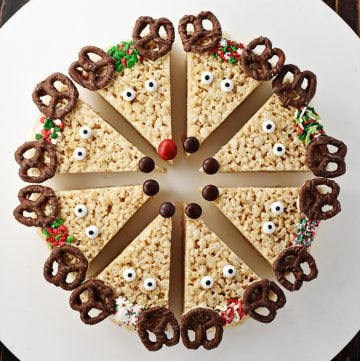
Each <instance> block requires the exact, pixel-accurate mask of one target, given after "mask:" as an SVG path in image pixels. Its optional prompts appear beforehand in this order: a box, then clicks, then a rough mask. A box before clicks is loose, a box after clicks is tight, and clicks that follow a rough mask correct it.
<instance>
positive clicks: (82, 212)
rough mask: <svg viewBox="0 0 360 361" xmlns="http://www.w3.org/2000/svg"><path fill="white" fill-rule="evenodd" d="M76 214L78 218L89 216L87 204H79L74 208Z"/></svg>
mask: <svg viewBox="0 0 360 361" xmlns="http://www.w3.org/2000/svg"><path fill="white" fill-rule="evenodd" d="M74 213H75V216H76V217H79V218H83V217H85V216H86V215H87V208H86V206H85V204H78V205H76V206H75V208H74Z"/></svg>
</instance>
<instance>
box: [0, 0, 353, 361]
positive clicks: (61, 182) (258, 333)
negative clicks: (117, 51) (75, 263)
mask: <svg viewBox="0 0 360 361" xmlns="http://www.w3.org/2000/svg"><path fill="white" fill-rule="evenodd" d="M208 9H209V10H212V11H213V12H214V13H215V14H216V15H217V16H218V18H219V19H220V21H221V23H222V26H223V29H224V30H225V31H226V32H228V33H229V34H231V36H232V38H233V39H236V40H240V41H243V42H244V43H246V42H248V41H250V40H251V39H253V38H254V37H256V36H258V35H260V34H263V35H266V36H268V37H269V38H270V39H272V41H273V43H274V45H275V46H279V47H281V48H282V49H283V50H284V51H285V52H286V54H287V61H288V62H291V63H295V64H297V65H299V66H300V67H301V68H302V69H305V68H308V69H310V70H312V71H314V72H315V73H316V74H317V76H318V90H317V94H316V97H315V99H314V105H315V106H316V108H317V110H318V111H319V113H320V114H321V115H322V118H323V121H324V123H325V127H326V130H327V132H328V133H329V134H330V135H332V136H334V137H337V138H339V139H342V140H344V141H345V142H346V143H347V144H348V148H349V153H348V156H347V165H348V172H347V174H346V175H345V176H343V177H341V178H339V179H338V180H337V181H338V182H339V183H340V185H341V189H342V190H341V196H340V200H341V202H342V207H343V211H342V213H341V214H340V215H338V216H337V217H336V218H334V219H331V220H329V221H326V222H323V223H322V225H321V229H320V233H319V235H318V237H317V240H316V244H315V245H314V247H313V254H314V256H315V258H316V260H317V264H318V268H319V270H320V272H319V277H318V279H317V280H315V281H313V282H311V283H309V284H306V285H304V287H303V288H302V289H301V291H300V292H297V293H295V294H289V293H287V299H288V302H287V305H286V306H285V308H284V309H282V310H280V311H279V313H278V317H277V318H276V320H275V321H274V322H273V323H271V324H269V325H265V324H260V323H257V322H255V321H253V320H249V321H248V322H245V323H244V324H243V325H242V326H240V327H235V328H230V329H226V331H225V334H224V339H223V342H222V344H221V345H220V347H219V348H218V349H217V350H214V351H211V352H206V351H204V350H199V351H197V352H193V351H189V350H186V349H185V348H184V347H183V345H182V344H181V343H180V344H179V345H177V346H175V347H172V348H166V347H165V349H164V350H162V351H160V352H158V353H150V352H147V351H146V350H145V348H144V347H142V345H141V344H140V342H139V339H138V337H137V335H136V334H135V333H132V332H128V331H126V330H125V329H123V328H120V327H116V326H114V325H113V324H112V323H111V322H110V321H105V322H103V323H101V324H99V325H97V326H93V327H89V326H86V325H84V324H82V323H81V322H80V320H79V317H78V314H77V313H76V312H74V311H72V310H70V308H69V306H68V304H67V302H68V296H69V293H67V292H65V291H62V290H60V289H57V288H55V287H53V286H51V285H49V284H47V283H46V282H45V281H44V280H43V277H42V264H43V262H44V260H45V258H46V257H47V254H48V251H47V249H46V247H44V245H43V242H41V241H40V240H39V237H38V236H37V235H36V234H35V232H34V230H33V229H28V228H26V227H24V226H22V225H20V224H18V223H17V222H16V221H15V220H14V219H13V217H12V210H13V209H14V207H15V206H16V204H17V199H16V194H17V192H18V190H19V189H20V188H21V187H23V186H24V183H22V182H21V181H20V179H19V178H18V176H17V170H18V167H17V164H16V163H15V161H14V159H13V153H14V151H15V149H16V148H17V147H18V146H19V145H20V144H22V142H24V141H25V140H27V139H29V137H30V132H31V128H32V124H33V121H34V119H35V118H36V116H37V115H38V113H37V109H36V107H35V105H34V104H33V103H32V101H31V92H32V90H33V88H34V86H35V84H36V83H37V82H38V81H40V80H42V79H43V78H45V77H46V76H47V75H49V74H50V73H51V72H53V71H63V72H66V69H67V66H68V65H69V64H70V63H71V62H72V61H73V60H75V58H76V54H77V52H78V50H79V49H80V48H81V47H82V46H83V45H90V44H91V45H98V46H102V47H107V46H108V45H111V44H113V43H116V42H118V41H120V40H124V39H127V38H129V37H130V35H131V32H132V27H133V24H134V21H135V19H136V18H137V17H138V16H140V15H151V16H153V17H160V16H166V17H168V18H170V19H171V20H172V21H173V22H174V24H175V25H176V24H177V22H178V20H179V19H180V18H181V16H182V15H184V14H197V13H198V12H199V11H201V10H208ZM0 47H1V81H0V92H1V93H0V99H1V103H0V104H1V105H0V119H1V130H2V139H1V141H0V143H1V152H0V157H1V162H0V164H1V165H2V167H1V196H0V203H1V250H0V295H1V297H0V299H1V301H0V302H1V303H0V306H1V307H0V325H1V326H0V339H1V340H2V341H3V342H4V343H5V344H6V345H7V346H8V347H9V348H10V349H11V350H12V351H13V352H14V353H15V355H17V356H18V357H19V358H20V359H21V360H22V361H27V360H39V361H40V360H54V361H55V360H64V359H67V360H120V359H125V360H130V359H131V360H135V359H144V358H145V357H146V358H147V359H148V360H152V359H154V360H155V359H156V360H168V359H172V360H184V358H188V359H190V358H197V359H199V360H200V359H204V360H205V359H206V360H208V361H210V360H217V359H219V358H222V359H230V358H232V357H233V358H234V359H235V358H236V359H242V360H247V361H251V360H263V359H267V360H327V361H328V360H330V359H331V357H333V356H334V355H335V354H336V353H337V352H338V351H340V350H341V348H342V347H343V346H344V345H345V344H346V343H347V342H348V341H349V340H350V338H351V337H352V336H353V335H354V333H355V332H356V330H357V328H358V326H359V324H360V317H359V316H360V313H359V304H358V300H359V286H360V282H359V279H358V277H359V274H360V272H359V250H360V242H359V229H360V227H359V229H358V228H357V227H358V225H359V221H360V220H359V205H360V199H359V193H360V192H359V187H358V183H359V179H360V174H359V160H356V159H358V158H357V157H358V155H359V154H360V141H359V133H360V125H359V124H360V120H359V116H360V101H359V94H360V44H359V39H358V38H357V37H356V35H355V34H354V33H353V32H352V31H351V30H350V29H349V28H348V27H347V26H346V25H345V24H344V23H343V22H342V21H341V20H340V18H339V17H337V16H336V15H335V14H334V13H333V12H332V11H331V10H330V9H328V8H327V7H326V6H325V5H324V4H323V3H322V2H321V1H313V0H306V1H305V0H301V1H300V0H296V1H290V0H281V1H279V0H276V1H274V0H251V1H250V0H248V1H246V0H231V1H221V2H220V1H215V0H206V1H205V0H200V1H199V0H197V1H194V0H182V1H176V2H175V1H161V0H153V1H141V0H138V1H131V2H124V1H118V0H114V1H109V0H102V1H95V0H94V1H92V0H77V1H73V0H61V1H60V0H56V1H55V0H52V1H45V0H43V1H40V0H31V1H30V3H29V4H28V5H26V6H25V7H24V8H23V9H22V10H21V11H20V12H19V13H17V14H16V15H15V16H14V18H13V19H11V20H10V22H9V23H7V24H6V25H5V26H4V27H3V29H1V31H0ZM174 48H175V56H173V63H174V64H173V65H174V66H173V76H174V80H173V83H174V92H173V94H174V102H173V103H174V120H175V126H174V128H175V130H176V140H177V141H179V140H180V138H181V136H182V134H183V130H184V119H185V107H184V92H185V76H184V74H185V71H184V62H183V59H184V53H183V52H182V50H181V44H180V41H179V37H178V36H177V39H176V43H175V46H174ZM175 88H176V90H175ZM81 93H82V96H83V97H84V98H85V99H86V100H88V101H89V102H91V104H92V105H93V106H94V108H95V109H96V110H98V111H100V112H101V114H103V115H104V116H105V118H106V119H108V120H110V121H111V122H112V123H113V124H115V126H116V127H117V128H118V129H119V128H121V131H122V132H123V133H124V134H125V135H126V136H128V137H129V139H130V140H131V141H133V142H134V143H135V144H136V145H137V146H138V147H139V148H140V149H141V150H143V151H144V152H146V153H148V154H152V150H151V149H150V147H149V146H148V145H147V144H146V143H145V142H144V141H143V140H141V139H140V137H139V136H137V135H136V134H135V132H134V131H133V130H132V129H131V127H130V126H126V124H125V122H124V121H121V120H120V118H121V117H119V116H118V115H117V114H116V112H114V111H112V110H111V109H110V108H109V107H105V106H104V104H103V102H101V101H100V100H99V99H98V98H97V97H96V95H95V94H89V92H87V91H82V92H81ZM269 94H270V93H269V89H268V88H266V87H265V88H264V89H262V90H260V91H258V92H257V93H256V94H255V95H254V96H253V97H250V99H249V100H248V102H247V103H246V106H243V107H241V108H239V110H238V111H237V112H236V113H235V116H233V117H232V118H231V119H230V120H229V122H228V123H226V124H229V125H224V127H223V130H221V131H220V132H218V133H217V135H215V136H214V138H213V141H211V142H210V144H207V145H206V147H205V145H204V148H203V150H202V151H201V153H200V155H198V156H196V157H194V158H193V159H191V160H189V161H188V163H186V162H185V161H184V159H181V157H180V158H179V160H177V161H175V165H174V167H173V168H172V169H170V170H169V172H168V174H167V175H163V176H159V177H158V176H157V175H151V176H152V177H157V178H158V179H159V181H160V183H161V185H162V186H163V190H164V192H163V195H162V196H161V197H162V198H161V199H169V200H173V201H181V200H187V201H194V200H195V201H199V202H202V201H201V200H200V196H199V195H198V194H196V187H198V186H200V185H204V184H205V183H208V182H213V183H215V184H218V185H221V184H234V185H235V184H239V185H246V184H247V185H261V184H267V185H270V184H283V185H285V184H286V185H292V184H298V183H299V182H300V180H299V179H298V178H296V177H294V176H284V175H276V176H271V175H269V176H266V177H264V176H262V175H249V174H244V175H241V174H237V175H233V176H230V177H227V178H226V177H225V178H224V177H222V176H221V175H216V176H215V177H213V178H211V177H210V178H209V177H208V176H205V175H199V173H198V172H197V168H198V167H199V166H200V156H201V157H205V156H211V155H212V154H213V153H214V152H215V151H216V150H217V149H218V148H219V147H220V145H221V142H220V141H222V142H223V141H225V140H226V139H229V137H230V136H231V134H233V133H234V131H235V129H236V128H238V127H239V126H240V124H243V123H244V122H245V120H246V118H248V117H249V116H250V115H251V113H252V112H254V111H255V110H256V107H258V106H259V105H260V104H261V102H262V101H264V99H265V98H266V96H268V95H269ZM237 119H239V123H237ZM136 177H137V178H136ZM135 179H137V180H138V182H139V179H140V181H141V182H142V181H143V180H144V179H146V176H144V175H140V176H139V175H138V176H134V175H121V174H120V175H111V176H109V175H100V176H99V177H94V176H90V177H78V176H76V175H74V176H72V177H58V178H57V181H56V183H54V182H52V183H51V182H50V184H52V185H54V186H55V187H56V188H70V187H84V186H85V185H86V186H101V185H111V184H112V185H119V184H125V183H130V182H133V181H135ZM210 179H211V180H210ZM299 184H300V183H299ZM154 202H155V203H154ZM156 202H157V201H156V200H154V201H152V203H151V204H152V205H150V206H149V209H152V208H151V207H155V206H156V207H157V203H156ZM202 204H203V205H204V208H205V209H204V217H205V219H206V220H207V221H208V222H209V225H210V226H212V227H213V228H214V230H215V231H217V232H219V234H220V235H221V236H222V237H223V238H224V239H225V240H226V241H231V239H233V238H234V237H235V241H234V239H233V242H230V243H231V246H232V247H234V248H235V250H236V251H237V252H238V253H239V255H240V256H242V257H243V258H244V260H245V261H246V262H248V263H249V264H250V265H251V266H253V267H254V268H256V269H257V268H258V269H257V271H258V272H259V273H260V274H261V275H265V274H266V273H267V272H268V268H266V265H265V264H264V263H263V262H262V261H260V258H259V257H256V256H254V258H253V256H252V255H254V252H251V250H250V248H246V247H247V246H246V245H245V244H246V242H245V241H244V240H243V239H242V238H241V237H240V236H239V235H238V232H236V231H235V230H234V229H232V228H231V227H230V226H229V224H228V223H226V222H225V221H224V219H222V218H221V217H220V216H218V215H217V214H216V213H214V214H215V215H212V216H211V215H210V208H211V207H212V206H211V205H209V206H207V205H206V204H205V203H204V202H202ZM148 213H149V215H148V214H143V219H141V221H140V224H139V225H136V226H134V227H135V228H136V227H137V228H136V230H139V229H140V228H141V227H142V226H143V225H144V224H145V222H146V221H149V220H150V219H151V218H152V217H153V216H154V213H151V212H148ZM178 213H180V212H178ZM211 214H213V213H211ZM179 219H180V215H178V221H179ZM222 224H225V226H224V227H222ZM140 226H141V227H140ZM135 228H134V229H135ZM131 232H132V231H131V230H129V234H130V235H132V233H131ZM129 234H127V235H126V234H124V235H122V237H124V238H125V239H127V238H126V237H128V238H129ZM237 238H239V239H240V241H239V242H238V241H237ZM117 241H119V242H120V243H121V239H119V238H118V239H117ZM179 242H180V236H177V237H176V244H177V245H176V246H175V247H177V248H178V249H179ZM239 244H241V247H239ZM119 247H120V246H119ZM110 253H111V252H110ZM114 255H115V254H113V253H111V255H107V257H111V256H114ZM258 264H259V265H258ZM178 278H179V277H178ZM175 281H176V278H175ZM175 281H174V279H173V280H172V282H173V284H174V283H175ZM178 281H179V280H178ZM179 282H180V281H179ZM179 288H180V285H178V287H177V288H176V290H175V291H177V290H179ZM172 292H174V291H172ZM174 303H175V304H176V307H178V306H179V304H180V301H179V300H175V301H174Z"/></svg>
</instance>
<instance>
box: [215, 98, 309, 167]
mask: <svg viewBox="0 0 360 361" xmlns="http://www.w3.org/2000/svg"><path fill="white" fill-rule="evenodd" d="M295 110H296V109H295V108H293V107H291V106H289V107H284V106H283V105H282V104H281V102H280V100H279V98H278V97H277V96H276V95H275V94H274V95H272V96H271V97H270V99H268V100H267V102H266V103H265V104H264V105H263V106H262V108H261V109H260V110H259V111H258V112H257V113H256V114H255V115H254V116H253V117H252V118H251V119H250V120H249V121H248V122H247V123H246V124H245V125H244V126H243V127H242V128H241V129H240V130H239V131H238V133H237V134H235V136H234V137H233V138H232V139H231V140H230V141H229V142H228V143H226V144H225V145H224V146H222V148H221V149H220V150H219V151H218V152H217V153H216V154H215V155H214V156H213V158H214V159H215V160H216V161H217V163H218V164H219V172H239V171H307V170H309V168H308V166H307V163H306V146H305V144H304V143H303V142H302V141H301V140H300V139H299V137H298V131H297V128H296V126H295V124H294V114H295Z"/></svg>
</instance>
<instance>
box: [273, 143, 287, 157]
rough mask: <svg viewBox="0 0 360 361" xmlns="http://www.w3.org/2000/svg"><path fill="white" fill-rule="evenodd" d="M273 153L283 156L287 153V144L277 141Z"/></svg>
mask: <svg viewBox="0 0 360 361" xmlns="http://www.w3.org/2000/svg"><path fill="white" fill-rule="evenodd" d="M273 153H274V154H275V155H277V156H278V157H281V156H283V155H284V154H285V145H284V144H281V143H275V144H274V146H273Z"/></svg>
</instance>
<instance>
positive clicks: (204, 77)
mask: <svg viewBox="0 0 360 361" xmlns="http://www.w3.org/2000/svg"><path fill="white" fill-rule="evenodd" d="M213 80H214V76H213V75H212V73H211V72H210V71H203V72H202V73H201V76H200V81H201V83H202V84H205V85H208V84H211V83H212V82H213Z"/></svg>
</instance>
